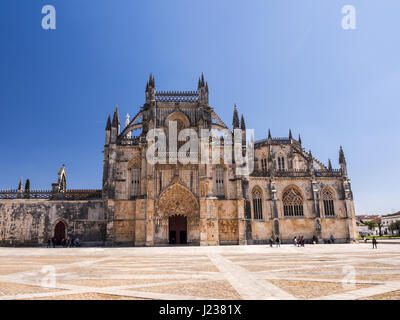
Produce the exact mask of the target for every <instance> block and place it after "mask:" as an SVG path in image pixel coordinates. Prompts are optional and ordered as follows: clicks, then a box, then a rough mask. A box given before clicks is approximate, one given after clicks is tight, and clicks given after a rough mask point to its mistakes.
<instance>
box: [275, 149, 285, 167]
mask: <svg viewBox="0 0 400 320" xmlns="http://www.w3.org/2000/svg"><path fill="white" fill-rule="evenodd" d="M276 163H277V165H278V170H285V169H287V161H286V154H285V152H283V151H282V150H280V151H279V152H278V153H277V155H276Z"/></svg>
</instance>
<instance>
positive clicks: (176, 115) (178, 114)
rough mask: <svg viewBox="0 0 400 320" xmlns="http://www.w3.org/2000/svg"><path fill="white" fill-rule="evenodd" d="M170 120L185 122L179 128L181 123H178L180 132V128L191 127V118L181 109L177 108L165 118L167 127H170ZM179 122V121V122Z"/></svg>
mask: <svg viewBox="0 0 400 320" xmlns="http://www.w3.org/2000/svg"><path fill="white" fill-rule="evenodd" d="M170 121H181V122H182V124H183V127H182V128H179V125H178V132H179V129H183V128H188V127H190V120H189V118H188V117H187V116H186V114H184V113H183V112H182V111H180V110H176V111H174V112H172V113H171V114H170V115H168V117H167V118H166V119H165V123H164V124H165V127H167V128H168V123H169V122H170ZM178 124H179V123H178Z"/></svg>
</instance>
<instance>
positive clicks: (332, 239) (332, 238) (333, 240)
mask: <svg viewBox="0 0 400 320" xmlns="http://www.w3.org/2000/svg"><path fill="white" fill-rule="evenodd" d="M330 239H331V242H332V243H335V237H334V236H333V234H331V238H330Z"/></svg>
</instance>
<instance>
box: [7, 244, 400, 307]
mask: <svg viewBox="0 0 400 320" xmlns="http://www.w3.org/2000/svg"><path fill="white" fill-rule="evenodd" d="M399 248H400V247H399V246H398V245H396V244H380V246H379V249H378V250H372V249H371V246H370V244H358V245H309V246H306V247H304V248H298V247H294V246H292V245H282V246H281V247H280V248H275V247H274V248H270V247H269V246H265V245H259V246H256V245H255V246H216V247H193V246H191V247H155V248H65V249H63V248H57V249H46V248H0V299H3V300H6V299H7V300H8V299H18V300H20V299H40V300H41V299H45V300H48V299H50V300H64V299H67V300H75V299H78V300H92V299H95V300H99V299H107V300H108V299H109V300H115V299H173V300H185V299H396V300H397V299H399V298H400V293H399V292H400V250H399ZM46 279H47V280H49V279H50V280H51V279H53V280H54V283H53V284H54V287H51V288H49V287H42V286H41V283H43V282H42V280H46Z"/></svg>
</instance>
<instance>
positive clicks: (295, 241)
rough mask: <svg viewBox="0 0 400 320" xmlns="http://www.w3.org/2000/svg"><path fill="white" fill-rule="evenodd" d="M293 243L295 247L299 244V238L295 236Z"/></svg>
mask: <svg viewBox="0 0 400 320" xmlns="http://www.w3.org/2000/svg"><path fill="white" fill-rule="evenodd" d="M293 244H294V246H295V247H296V246H297V238H296V236H295V237H294V238H293Z"/></svg>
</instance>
